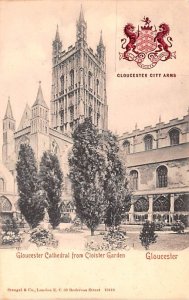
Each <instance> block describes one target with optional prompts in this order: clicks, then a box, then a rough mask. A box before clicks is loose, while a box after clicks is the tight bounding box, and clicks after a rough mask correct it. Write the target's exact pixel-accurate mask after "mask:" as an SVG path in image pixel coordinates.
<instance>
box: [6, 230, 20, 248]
mask: <svg viewBox="0 0 189 300" xmlns="http://www.w3.org/2000/svg"><path fill="white" fill-rule="evenodd" d="M21 241H22V238H21V236H20V234H19V233H15V232H14V231H7V232H3V235H2V244H3V245H5V244H6V245H12V244H14V243H16V242H21Z"/></svg>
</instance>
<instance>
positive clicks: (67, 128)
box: [51, 7, 108, 134]
mask: <svg viewBox="0 0 189 300" xmlns="http://www.w3.org/2000/svg"><path fill="white" fill-rule="evenodd" d="M52 48H53V51H52V64H53V67H52V95H51V127H52V128H54V129H56V130H58V131H61V132H62V133H65V134H70V133H71V132H72V130H73V129H74V127H75V126H76V125H77V124H78V123H79V122H81V121H83V120H84V119H85V118H86V117H89V116H90V117H91V118H92V121H93V124H94V125H96V126H97V127H98V128H99V129H102V130H106V129H107V126H108V125H107V112H108V109H107V97H106V61H105V60H106V57H105V46H104V44H103V40H102V33H101V35H100V41H99V44H98V46H97V51H96V52H95V53H94V52H93V50H92V49H91V48H89V47H88V45H87V23H86V21H85V19H84V14H83V9H82V7H81V11H80V15H79V19H78V21H77V23H76V42H75V45H74V46H70V47H69V48H68V50H64V49H62V42H61V40H60V36H59V30H58V27H57V31H56V35H55V39H54V41H53V44H52Z"/></svg>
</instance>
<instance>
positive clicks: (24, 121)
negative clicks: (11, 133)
mask: <svg viewBox="0 0 189 300" xmlns="http://www.w3.org/2000/svg"><path fill="white" fill-rule="evenodd" d="M30 120H31V108H30V107H29V105H28V104H26V107H25V110H24V113H23V115H22V118H21V121H20V125H19V126H18V131H19V130H22V129H24V128H26V127H28V126H30Z"/></svg>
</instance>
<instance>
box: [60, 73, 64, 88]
mask: <svg viewBox="0 0 189 300" xmlns="http://www.w3.org/2000/svg"><path fill="white" fill-rule="evenodd" d="M60 86H61V92H63V91H64V76H63V75H62V76H61V77H60Z"/></svg>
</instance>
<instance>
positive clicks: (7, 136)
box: [2, 98, 16, 172]
mask: <svg viewBox="0 0 189 300" xmlns="http://www.w3.org/2000/svg"><path fill="white" fill-rule="evenodd" d="M15 125H16V121H15V119H14V117H13V113H12V108H11V104H10V98H9V99H8V103H7V109H6V112H5V116H4V119H3V147H2V160H3V163H4V164H5V166H6V167H7V168H8V169H9V170H10V171H12V172H13V171H14V169H15V142H14V132H15Z"/></svg>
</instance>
